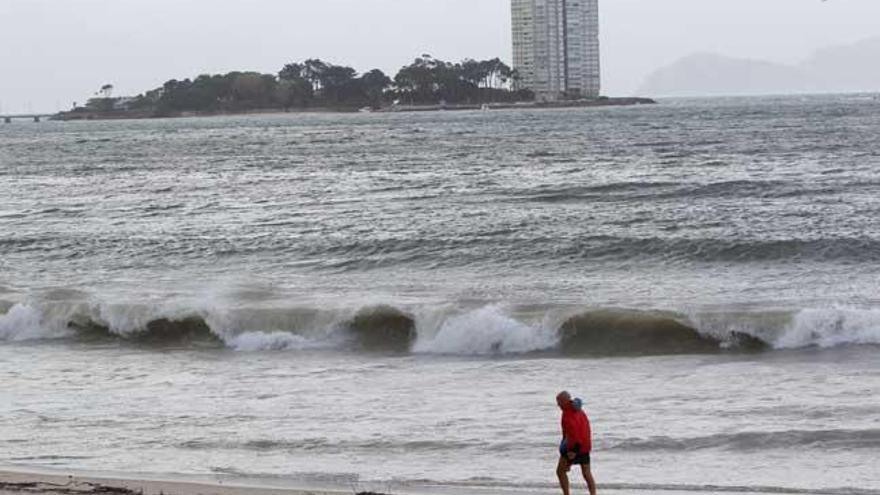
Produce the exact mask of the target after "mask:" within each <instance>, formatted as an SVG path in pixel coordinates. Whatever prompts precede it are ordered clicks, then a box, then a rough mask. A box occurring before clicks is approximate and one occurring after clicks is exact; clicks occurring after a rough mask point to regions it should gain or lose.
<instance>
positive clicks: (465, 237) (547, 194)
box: [0, 96, 880, 493]
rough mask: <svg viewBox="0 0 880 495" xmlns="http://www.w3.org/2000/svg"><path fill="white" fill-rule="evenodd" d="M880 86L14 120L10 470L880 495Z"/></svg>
mask: <svg viewBox="0 0 880 495" xmlns="http://www.w3.org/2000/svg"><path fill="white" fill-rule="evenodd" d="M878 130H880V101H878V100H877V99H875V98H871V97H862V96H821V97H792V98H753V99H745V98H744V99H726V100H670V101H663V102H661V104H660V105H656V106H641V107H630V108H606V109H566V110H541V111H537V110H505V111H497V112H496V111H493V112H448V113H446V112H437V113H425V114H357V115H302V114H289V115H261V116H241V117H217V118H199V119H174V120H147V121H124V122H123V121H118V122H70V123H54V122H50V123H41V124H30V123H29V124H24V123H16V124H10V125H6V126H3V127H0V380H2V388H0V399H2V400H0V414H2V416H0V418H2V421H0V465H3V466H7V467H18V468H22V467H30V468H34V467H37V468H54V469H67V470H86V471H98V472H119V473H130V474H135V475H153V476H161V475H181V476H202V477H221V478H223V479H227V478H230V477H231V478H234V479H244V480H261V481H263V482H266V481H267V480H269V481H271V482H272V483H273V484H277V485H281V486H328V487H336V488H340V487H341V488H345V489H349V488H355V489H357V488H361V487H366V488H370V489H382V490H385V491H397V492H407V491H426V490H441V491H451V492H453V493H456V492H466V493H474V492H477V491H480V490H495V491H522V490H525V491H534V492H551V491H552V490H553V483H554V479H555V474H554V469H555V463H556V455H557V454H556V449H555V446H556V445H557V443H558V436H559V431H558V430H559V426H558V421H559V418H558V411H557V410H556V409H555V403H554V396H555V394H556V393H557V392H558V391H559V390H561V389H569V390H571V391H572V392H573V393H574V394H575V395H578V396H581V397H583V398H584V401H585V404H586V409H587V411H588V413H589V414H590V417H591V420H592V422H593V429H594V436H595V452H594V454H593V458H594V466H593V470H594V472H595V474H596V477H597V479H598V480H599V482H600V483H601V484H602V485H603V486H604V487H605V488H606V489H610V490H616V491H622V492H627V491H631V492H635V491H649V492H654V491H658V490H664V491H672V492H675V491H706V492H713V491H715V492H724V491H728V492H729V491H739V492H779V491H783V492H794V493H853V492H859V493H880V468H878V461H877V459H878V458H880V360H878V358H880V292H878V282H880V220H878V218H880V140H878V139H877V137H876V136H877V133H878Z"/></svg>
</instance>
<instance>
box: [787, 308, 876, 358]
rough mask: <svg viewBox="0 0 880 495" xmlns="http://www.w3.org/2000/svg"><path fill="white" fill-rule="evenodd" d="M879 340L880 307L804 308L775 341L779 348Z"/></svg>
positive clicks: (829, 345)
mask: <svg viewBox="0 0 880 495" xmlns="http://www.w3.org/2000/svg"><path fill="white" fill-rule="evenodd" d="M858 344H880V310H878V309H856V308H827V309H804V310H801V311H799V312H797V314H795V315H794V317H793V318H792V322H791V324H790V325H789V326H788V328H787V329H786V330H785V331H784V332H783V333H782V334H781V335H780V336H779V338H778V339H777V340H776V341H775V342H774V347H776V348H778V349H792V348H799V347H808V346H818V347H823V348H828V347H836V346H841V345H858Z"/></svg>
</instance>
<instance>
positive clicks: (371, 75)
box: [55, 55, 655, 120]
mask: <svg viewBox="0 0 880 495" xmlns="http://www.w3.org/2000/svg"><path fill="white" fill-rule="evenodd" d="M112 93H113V86H112V85H111V84H105V85H104V86H102V87H101V89H100V91H98V92H97V93H96V94H95V96H94V97H93V98H91V99H89V100H88V102H87V103H86V104H85V105H83V106H78V105H74V108H73V109H72V110H70V111H67V112H61V113H59V114H58V115H57V116H56V117H55V118H56V119H59V120H91V119H132V118H160V117H185V116H200V115H224V114H245V113H262V112H303V111H313V112H355V111H429V110H470V109H481V108H482V109H495V108H513V107H515V108H522V107H534V108H544V107H554V108H556V107H582V106H611V105H638V104H651V103H655V102H654V101H653V100H650V99H647V98H608V97H600V98H590V99H583V98H577V99H563V100H558V101H553V102H543V101H536V99H535V94H534V93H533V92H532V91H530V90H529V89H527V88H523V87H522V84H521V79H520V76H519V74H518V73H517V71H516V70H513V69H511V68H510V67H509V66H508V65H507V64H505V63H504V62H502V61H501V60H500V59H498V58H494V59H491V60H474V59H466V60H463V61H462V62H458V63H453V62H446V61H443V60H439V59H436V58H434V57H431V56H430V55H422V56H421V57H418V58H416V59H415V61H414V62H413V63H412V64H410V65H407V66H405V67H403V68H401V69H400V71H398V73H397V74H396V75H395V76H394V78H393V79H392V78H391V77H389V76H388V75H386V74H385V73H384V72H382V71H381V70H379V69H373V70H371V71H368V72H365V73H363V74H358V73H357V71H356V70H355V69H353V68H351V67H347V66H341V65H334V64H331V63H327V62H324V61H322V60H318V59H309V60H306V61H304V62H294V63H290V64H287V65H285V66H284V67H283V68H282V69H281V70H280V71H279V72H278V74H263V73H259V72H237V71H236V72H229V73H227V74H217V75H201V76H198V77H196V78H195V79H183V80H177V79H172V80H169V81H167V82H166V83H165V84H163V85H162V86H161V87H159V88H155V89H152V90H150V91H146V92H145V93H143V94H140V95H138V96H133V97H114V96H113V94H112Z"/></svg>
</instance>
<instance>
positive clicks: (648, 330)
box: [0, 298, 880, 357]
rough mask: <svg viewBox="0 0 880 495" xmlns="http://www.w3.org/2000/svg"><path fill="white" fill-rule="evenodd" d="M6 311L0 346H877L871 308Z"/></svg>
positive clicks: (668, 349) (447, 349) (65, 305)
mask: <svg viewBox="0 0 880 495" xmlns="http://www.w3.org/2000/svg"><path fill="white" fill-rule="evenodd" d="M6 306H7V307H8V309H7V311H6V312H5V313H3V312H0V341H25V340H41V339H43V340H44V339H60V338H77V339H80V340H83V341H95V340H108V339H109V340H117V341H122V342H128V343H131V344H135V345H152V346H178V347H180V346H212V347H227V348H230V349H234V350H239V351H262V350H274V351H282V350H310V349H341V350H359V351H368V352H390V353H398V354H399V353H406V352H414V353H418V354H456V355H478V356H479V355H511V354H527V353H544V354H548V353H549V354H554V355H563V356H588V357H589V356H615V355H664V354H682V353H686V354H694V353H717V352H743V351H748V352H756V351H764V350H770V349H796V348H804V347H818V348H830V347H837V346H845V345H880V309H858V308H824V309H809V308H807V309H801V310H795V311H754V312H746V311H731V312H714V313H713V312H708V313H706V312H704V313H700V312H672V311H659V310H631V309H601V308H600V309H592V310H586V311H583V312H580V313H576V314H573V315H572V313H571V311H570V309H567V308H565V307H553V306H542V307H541V308H540V309H535V307H531V308H523V309H522V310H519V309H517V308H516V307H507V306H503V305H489V306H483V307H476V308H475V307H467V306H465V307H461V306H455V305H441V306H432V307H422V308H409V309H406V310H404V309H399V308H397V307H393V306H366V307H362V308H354V309H352V308H315V307H311V308H310V307H289V308H277V307H274V308H264V307H259V306H257V307H234V306H223V305H218V304H211V305H198V304H195V305H192V306H183V307H180V306H168V305H161V304H160V305H149V304H132V305H125V304H94V303H91V302H84V301H82V300H73V301H63V300H57V299H55V298H53V299H49V300H43V301H40V302H28V303H17V304H7V305H6ZM0 307H2V306H0Z"/></svg>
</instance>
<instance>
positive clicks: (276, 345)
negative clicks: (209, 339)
mask: <svg viewBox="0 0 880 495" xmlns="http://www.w3.org/2000/svg"><path fill="white" fill-rule="evenodd" d="M226 345H227V346H228V347H230V348H231V349H234V350H236V351H243V352H254V351H293V350H306V349H318V348H322V347H326V344H324V345H322V344H321V343H320V342H316V341H313V340H309V339H307V338H305V337H303V336H302V335H295V334H292V333H287V332H246V333H242V334H240V335H236V336H234V337H229V338H228V339H227V340H226Z"/></svg>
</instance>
